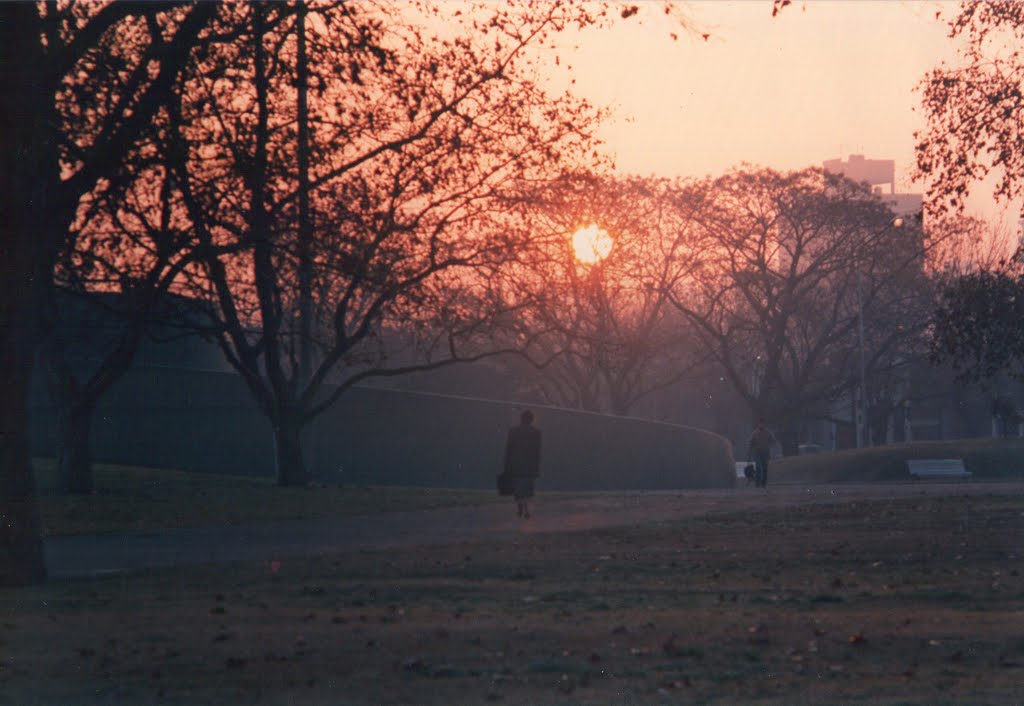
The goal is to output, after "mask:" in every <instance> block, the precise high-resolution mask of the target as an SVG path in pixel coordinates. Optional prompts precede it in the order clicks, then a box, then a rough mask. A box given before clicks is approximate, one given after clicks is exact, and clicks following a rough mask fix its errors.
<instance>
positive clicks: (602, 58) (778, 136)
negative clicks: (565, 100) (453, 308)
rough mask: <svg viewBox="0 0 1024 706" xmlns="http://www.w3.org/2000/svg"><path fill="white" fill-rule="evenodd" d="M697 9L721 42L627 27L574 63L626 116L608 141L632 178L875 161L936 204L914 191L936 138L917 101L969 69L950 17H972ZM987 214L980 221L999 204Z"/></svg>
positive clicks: (579, 53)
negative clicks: (958, 58) (921, 139)
mask: <svg viewBox="0 0 1024 706" xmlns="http://www.w3.org/2000/svg"><path fill="white" fill-rule="evenodd" d="M685 6H686V7H688V8H689V11H690V14H691V16H692V18H693V20H694V21H695V22H696V24H697V25H698V26H699V27H701V28H703V31H707V32H710V34H711V37H710V38H709V40H708V41H703V40H701V39H700V37H697V38H693V37H689V36H681V37H680V39H679V40H678V41H672V39H671V38H670V37H669V36H668V31H669V30H668V28H667V27H666V25H665V24H664V23H659V22H646V23H644V24H642V25H641V24H638V23H636V22H619V23H617V24H616V26H615V27H613V28H611V29H606V30H602V31H598V32H587V33H586V34H584V35H582V36H580V37H578V38H577V40H576V41H577V42H578V47H577V49H576V50H575V51H569V52H566V53H565V56H563V57H562V61H563V62H565V61H566V60H568V61H569V62H570V63H571V64H572V65H573V68H574V75H575V77H576V85H575V87H574V88H575V91H576V92H577V93H578V94H580V95H582V96H585V97H587V98H589V99H591V100H593V101H594V102H596V103H598V104H601V105H611V106H613V107H614V108H615V112H616V117H615V118H614V119H613V120H612V121H610V122H609V123H608V124H607V125H606V126H605V127H604V128H603V129H602V131H601V134H602V136H603V137H604V138H605V139H606V141H607V142H608V146H609V148H610V149H611V151H612V152H613V153H614V154H615V155H616V156H617V160H616V161H617V165H618V167H619V169H620V170H623V171H627V172H632V173H639V174H649V173H657V174H664V175H690V176H703V175H705V174H720V173H722V172H724V171H725V170H727V169H728V168H729V167H731V166H734V165H737V164H739V163H741V162H750V163H754V164H759V165H765V166H771V167H776V168H780V169H798V168H801V167H805V166H810V165H820V164H821V162H822V161H823V160H825V159H831V158H836V157H844V158H845V157H847V156H849V155H850V154H863V155H865V156H867V157H869V158H874V159H894V160H896V173H897V189H898V190H902V191H921V190H923V189H922V186H921V185H920V184H917V185H915V184H912V183H910V180H909V175H910V171H911V169H912V167H913V162H914V138H913V133H914V130H915V129H918V128H920V127H922V126H923V118H922V116H921V113H920V112H914V108H915V107H916V106H917V105H918V104H919V103H920V95H919V94H918V93H916V92H915V91H914V88H915V86H916V85H917V84H918V83H919V82H920V80H921V79H922V78H923V76H924V75H925V73H926V72H927V71H928V70H929V69H930V68H932V67H934V66H935V65H936V64H938V63H939V61H940V60H942V59H947V60H952V59H954V58H955V52H954V50H955V44H954V42H953V40H950V39H949V38H948V36H947V26H946V24H945V22H944V21H942V20H939V19H936V12H939V11H942V14H943V17H945V18H949V17H951V16H952V15H953V14H954V13H955V11H956V9H957V7H958V3H955V2H935V1H934V0H918V1H910V0H906V1H899V0H807V1H806V2H800V0H796V1H795V2H794V4H793V5H791V6H789V7H787V8H786V9H785V10H784V11H783V12H782V13H780V15H779V16H778V17H775V18H772V16H771V7H772V5H771V1H770V0H742V1H728V0H695V1H693V2H690V3H687V4H686V5H685ZM657 7H658V5H652V6H651V9H656V8H657ZM656 14H657V13H656V12H655V13H649V15H650V16H655V15H656ZM973 201H974V207H973V208H972V210H975V211H980V210H981V208H982V207H983V205H984V203H985V200H979V199H978V198H975V199H974V200H973ZM984 210H986V211H988V210H989V209H984ZM986 215H988V214H986Z"/></svg>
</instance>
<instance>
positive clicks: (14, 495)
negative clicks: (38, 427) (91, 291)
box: [0, 292, 46, 586]
mask: <svg viewBox="0 0 1024 706" xmlns="http://www.w3.org/2000/svg"><path fill="white" fill-rule="evenodd" d="M8 294H10V292H8ZM21 298H23V299H24V298H27V297H26V296H25V295H24V294H23V295H21ZM0 308H2V309H3V311H2V312H0V324H4V325H0V334H2V336H3V338H2V340H0V585H2V586H26V585H30V584H33V583H41V582H43V581H45V580H46V563H45V561H44V557H43V541H42V535H41V532H40V522H39V510H38V507H37V505H36V486H35V476H34V475H33V473H32V461H31V457H30V455H29V443H28V381H29V376H30V375H31V373H32V349H33V346H32V337H31V333H30V332H29V330H28V326H27V322H26V321H25V320H24V319H22V320H21V321H17V320H15V321H13V322H12V318H13V317H12V316H11V314H12V313H14V312H12V311H11V309H13V308H14V307H13V306H11V300H8V301H7V302H4V303H3V304H0ZM19 318H20V317H19ZM11 323H13V324H14V325H10V324H11Z"/></svg>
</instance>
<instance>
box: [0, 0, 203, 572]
mask: <svg viewBox="0 0 1024 706" xmlns="http://www.w3.org/2000/svg"><path fill="white" fill-rule="evenodd" d="M216 9H217V8H216V6H214V5H212V4H203V3H200V4H196V5H179V4H173V3H160V2H153V3H110V4H98V3H67V4H58V3H46V4H43V5H37V4H35V3H20V2H19V3H4V4H2V5H0V82H2V89H0V91H2V95H3V100H4V103H5V105H6V106H10V107H11V109H5V110H3V111H0V134H2V135H3V148H2V150H0V154H2V157H0V159H2V163H0V180H2V181H0V203H2V207H0V223H2V225H0V228H2V231H0V232H2V238H3V251H4V257H3V258H0V268H2V269H0V376H2V377H0V381H2V387H0V517H2V518H3V519H2V521H0V584H24V583H29V582H32V581H38V580H42V579H43V578H45V566H44V564H43V554H42V543H41V540H40V535H39V521H38V516H37V509H36V503H35V484H34V480H33V474H32V466H31V462H30V459H29V451H28V442H27V417H28V415H27V411H28V410H27V400H28V384H29V379H30V377H31V372H32V367H33V361H34V358H35V354H36V350H37V346H38V344H39V342H40V340H42V338H43V337H44V336H45V335H46V333H47V332H48V330H49V328H50V324H49V322H50V321H51V320H52V311H53V271H54V266H55V263H56V260H57V257H58V255H59V253H60V251H61V249H62V248H63V247H64V246H65V244H66V243H67V242H68V241H69V239H73V238H74V237H75V235H74V231H73V229H72V226H73V224H74V222H75V219H76V212H77V210H78V207H79V200H80V199H81V197H82V196H83V195H84V194H87V193H90V192H92V191H93V190H94V189H95V188H96V187H97V185H102V184H103V183H104V180H108V179H112V178H114V177H115V176H116V174H117V172H118V170H119V168H120V165H121V162H122V159H123V156H124V154H125V153H126V152H127V151H128V150H129V149H131V146H132V145H133V144H134V143H135V141H136V140H137V139H138V137H139V135H140V134H141V133H142V132H143V131H144V129H145V128H146V127H147V126H148V124H149V121H150V119H151V118H152V116H153V114H154V113H155V112H156V110H157V109H158V107H159V106H160V105H161V104H162V102H163V100H164V98H165V96H166V94H167V92H168V90H169V88H170V87H171V86H172V85H173V82H174V78H175V76H176V75H177V73H178V71H179V70H180V68H181V67H182V66H183V65H184V63H185V62H186V60H187V57H188V55H189V52H190V51H191V49H192V48H193V46H194V45H195V44H196V42H197V41H198V39H199V38H200V37H201V34H202V31H203V29H204V27H205V26H206V24H207V23H208V22H209V20H210V18H211V16H212V15H213V14H214V13H215V12H216ZM128 36H133V37H137V38H138V40H139V41H138V42H134V41H133V42H127V44H130V45H131V46H132V51H131V52H122V51H119V49H118V47H119V42H118V38H120V39H124V38H125V37H128ZM136 50H137V51H136ZM15 106H16V108H15Z"/></svg>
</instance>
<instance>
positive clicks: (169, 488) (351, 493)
mask: <svg viewBox="0 0 1024 706" xmlns="http://www.w3.org/2000/svg"><path fill="white" fill-rule="evenodd" d="M54 465H55V464H54V462H53V460H52V459H36V460H35V461H34V466H35V469H36V482H37V487H38V491H39V505H40V513H41V515H42V522H43V529H44V532H45V534H47V535H51V536H52V535H64V534H82V533H92V532H116V531H124V530H136V531H139V530H141V531H147V530H154V529H161V528H167V527H203V526H217V525H230V524H237V523H240V522H264V521H274V520H293V519H301V518H310V519H312V518H320V517H331V516H345V515H361V514H369V513H375V512H389V511H395V510H420V509H427V508H435V507H445V506H453V505H468V504H474V505H475V504H481V503H492V502H507V499H504V498H499V496H498V495H497V493H496V492H494V491H484V490H459V489H447V488H408V487H386V488H384V487H351V486H345V487H339V486H314V487H310V488H280V487H278V486H276V485H275V484H274V483H273V481H271V480H270V479H266V478H248V477H241V476H227V475H217V474H212V473H186V472H183V471H172V470H163V469H154V468H138V467H133V466H116V465H109V464H96V467H95V475H94V480H95V491H94V492H93V493H92V494H91V495H86V496H70V495H58V494H57V493H56V492H55V486H56V474H55V471H54Z"/></svg>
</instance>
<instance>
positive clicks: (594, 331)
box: [517, 173, 701, 415]
mask: <svg viewBox="0 0 1024 706" xmlns="http://www.w3.org/2000/svg"><path fill="white" fill-rule="evenodd" d="M518 199H519V201H520V203H521V205H522V207H523V208H522V214H521V215H522V218H523V226H522V227H524V228H526V229H528V230H529V231H530V232H531V233H533V237H534V238H536V239H538V240H540V241H543V242H544V246H543V247H542V248H538V249H537V251H536V257H537V258H539V259H538V260H536V261H535V262H532V263H530V265H529V269H530V273H529V274H528V275H525V276H523V277H522V278H521V282H520V283H521V285H522V286H523V287H525V288H526V289H528V290H529V292H528V293H527V294H525V295H523V296H521V297H520V299H521V300H523V301H528V302H530V303H531V304H530V306H527V307H524V308H523V309H522V310H521V311H520V312H519V314H518V319H517V320H518V323H519V325H520V327H521V328H522V330H523V331H525V332H528V334H530V335H533V336H535V337H536V339H535V340H534V341H533V344H532V346H531V349H530V353H531V355H532V356H533V357H534V359H535V360H537V361H538V362H541V363H542V364H541V365H540V366H539V368H540V374H539V380H540V383H541V386H542V389H543V390H544V391H545V394H546V395H547V396H548V398H549V399H551V400H553V401H555V402H557V403H559V404H562V405H565V406H569V407H577V408H580V409H586V410H590V411H598V412H611V413H613V414H618V415H624V414H628V413H629V412H630V411H631V410H632V409H633V408H634V406H635V405H636V403H637V402H639V401H640V400H642V399H643V398H645V397H647V396H648V395H650V394H652V393H654V392H656V391H658V390H662V389H665V388H666V387H669V386H671V385H672V384H674V383H676V382H678V381H679V380H680V379H681V378H682V377H683V376H684V375H685V374H686V373H687V371H688V370H689V369H690V368H691V367H692V366H693V365H694V364H695V362H696V361H694V360H691V359H690V354H691V353H692V349H691V347H690V346H688V345H687V339H686V336H685V330H684V327H683V326H680V325H679V324H680V321H679V319H678V317H677V315H676V313H675V312H674V310H673V309H672V307H671V306H669V304H668V299H667V291H668V288H669V287H668V284H669V283H670V282H672V281H674V280H677V279H679V278H681V277H683V276H685V275H686V273H687V272H688V271H690V270H691V269H692V268H693V267H694V266H695V262H696V260H697V258H698V255H699V251H700V249H699V247H697V246H696V243H695V242H694V235H695V232H696V228H695V227H694V224H693V221H692V214H691V212H690V211H691V210H692V209H693V208H697V207H699V204H700V202H701V198H700V197H699V196H697V195H695V194H694V193H693V190H692V189H691V188H690V187H689V186H688V185H687V184H685V183H682V182H677V181H673V180H668V179H658V178H653V177H650V178H641V177H624V178H616V177H610V176H596V175H594V174H589V173H584V174H570V175H565V176H562V177H560V178H559V179H556V180H554V181H552V182H550V183H546V184H541V185H531V186H529V187H528V188H527V189H526V191H525V193H523V194H520V195H519V196H518ZM594 238H597V239H598V242H593V241H592V239H594ZM574 240H575V241H576V242H575V243H574ZM602 240H603V242H601V241H602ZM577 248H578V249H577ZM588 250H589V251H588ZM594 250H597V251H598V252H594ZM538 334H542V335H538Z"/></svg>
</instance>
